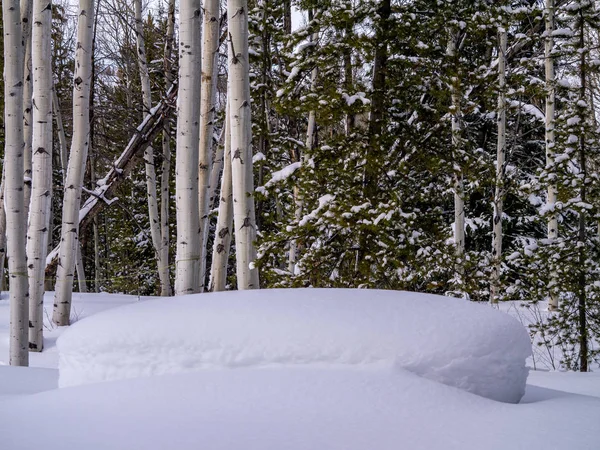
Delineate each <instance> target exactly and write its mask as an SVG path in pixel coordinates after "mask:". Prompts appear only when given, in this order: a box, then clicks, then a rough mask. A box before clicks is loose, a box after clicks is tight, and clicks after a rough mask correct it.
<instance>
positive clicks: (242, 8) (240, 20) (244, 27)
mask: <svg viewBox="0 0 600 450" xmlns="http://www.w3.org/2000/svg"><path fill="white" fill-rule="evenodd" d="M227 17H228V19H229V37H230V42H229V45H228V48H229V54H228V60H229V64H228V65H229V80H228V93H229V102H230V103H229V108H230V127H231V168H232V184H233V219H234V223H235V256H236V264H237V270H236V274H237V284H238V289H240V290H242V289H257V288H258V287H259V283H258V270H257V269H256V267H255V260H256V249H255V247H254V241H255V238H256V219H255V211H254V196H253V194H254V181H253V175H252V122H251V107H250V79H249V61H248V2H247V1H246V0H228V1H227Z"/></svg>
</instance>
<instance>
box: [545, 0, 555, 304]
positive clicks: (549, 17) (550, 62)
mask: <svg viewBox="0 0 600 450" xmlns="http://www.w3.org/2000/svg"><path fill="white" fill-rule="evenodd" d="M553 32H554V0H546V31H545V52H544V56H545V59H546V61H545V69H546V170H547V171H548V172H549V177H548V186H547V196H548V199H547V203H548V205H551V208H549V210H550V215H549V216H548V240H549V241H550V242H555V241H556V239H558V218H557V215H556V210H555V209H554V208H555V206H556V198H557V192H558V189H557V186H556V184H555V179H554V177H553V176H552V175H553V173H554V146H555V137H554V97H555V88H554V57H553V56H552V50H553V48H554V37H553V36H552V33H553ZM550 280H551V281H550V286H549V288H550V296H549V302H548V309H549V310H550V311H554V310H556V309H558V295H557V294H556V292H555V290H554V285H555V284H556V273H554V271H552V273H551V274H550Z"/></svg>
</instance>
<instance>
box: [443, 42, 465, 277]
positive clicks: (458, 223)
mask: <svg viewBox="0 0 600 450" xmlns="http://www.w3.org/2000/svg"><path fill="white" fill-rule="evenodd" d="M457 38H458V35H457V33H455V32H450V36H449V38H448V47H447V49H446V54H447V55H448V56H449V57H450V58H451V59H452V58H454V57H455V56H456V41H457ZM459 86H460V80H457V79H455V80H452V82H451V85H450V95H451V98H452V107H451V113H452V149H453V154H454V155H453V158H452V159H453V164H454V167H453V171H454V246H455V248H456V268H455V270H456V274H455V275H456V278H457V280H458V284H459V285H462V284H463V283H464V279H463V278H464V261H463V258H464V253H465V200H464V183H463V175H462V169H461V165H460V162H459V161H457V159H458V158H460V157H461V156H462V155H460V153H461V152H460V147H461V141H462V139H461V133H462V125H461V107H460V88H459Z"/></svg>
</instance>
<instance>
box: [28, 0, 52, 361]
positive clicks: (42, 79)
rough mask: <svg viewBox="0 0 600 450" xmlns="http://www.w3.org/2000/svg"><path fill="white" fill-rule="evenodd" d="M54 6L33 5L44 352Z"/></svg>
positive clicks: (32, 309) (36, 294)
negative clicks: (51, 35)
mask: <svg viewBox="0 0 600 450" xmlns="http://www.w3.org/2000/svg"><path fill="white" fill-rule="evenodd" d="M51 30H52V3H48V1H47V0H34V2H33V31H32V68H33V99H34V101H33V103H34V104H35V108H34V109H33V149H34V151H33V161H32V168H33V171H32V175H33V176H32V180H31V208H30V211H29V229H28V235H27V260H28V266H27V267H28V275H29V349H30V350H32V351H38V352H40V351H42V349H43V345H44V340H43V327H44V275H45V268H46V254H47V253H48V236H49V227H50V208H51V202H52V92H53V86H52V84H53V80H52V45H51V39H50V34H51Z"/></svg>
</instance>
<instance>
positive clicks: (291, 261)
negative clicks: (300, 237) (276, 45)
mask: <svg viewBox="0 0 600 450" xmlns="http://www.w3.org/2000/svg"><path fill="white" fill-rule="evenodd" d="M312 19H313V15H312V11H309V21H312ZM318 39H319V33H318V32H315V33H313V34H312V35H311V37H310V41H311V42H316V41H317V40H318ZM318 76H319V69H318V68H317V66H316V65H315V67H313V69H312V71H311V74H310V90H311V92H313V91H314V90H315V87H316V85H317V78H318ZM316 127H317V114H316V111H315V110H314V109H313V110H311V111H310V112H309V113H308V125H307V127H306V144H305V152H304V153H303V154H301V155H298V161H303V160H304V159H305V157H306V151H308V152H310V151H311V150H312V148H313V146H314V140H315V132H316ZM303 162H304V161H303ZM294 202H295V204H296V209H295V211H294V219H295V220H296V223H298V222H300V220H301V219H302V209H303V208H304V199H303V198H302V196H301V194H300V188H299V187H298V186H294ZM297 258H298V241H297V240H296V239H292V240H291V241H290V252H289V255H288V271H289V272H290V273H291V274H292V275H293V274H294V273H295V272H296V260H297Z"/></svg>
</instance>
